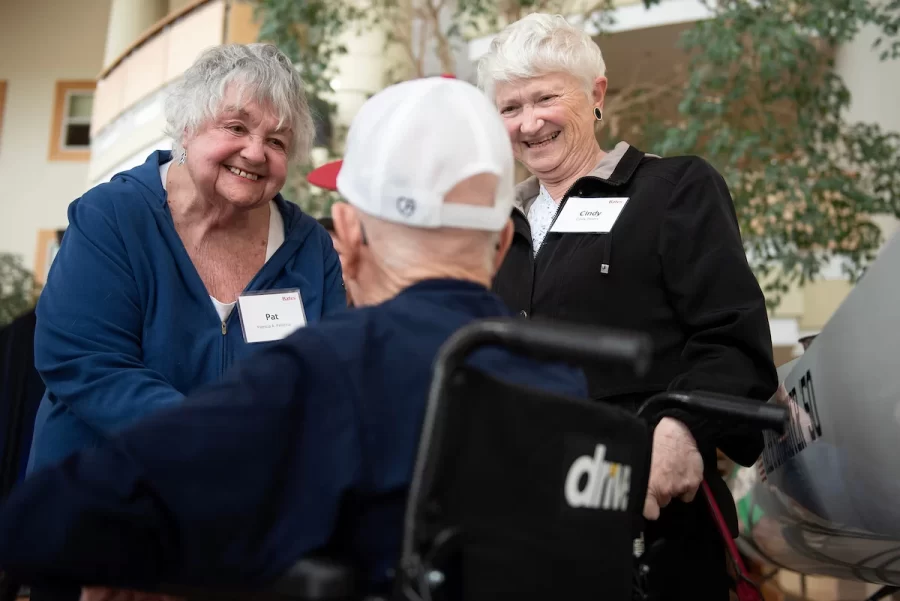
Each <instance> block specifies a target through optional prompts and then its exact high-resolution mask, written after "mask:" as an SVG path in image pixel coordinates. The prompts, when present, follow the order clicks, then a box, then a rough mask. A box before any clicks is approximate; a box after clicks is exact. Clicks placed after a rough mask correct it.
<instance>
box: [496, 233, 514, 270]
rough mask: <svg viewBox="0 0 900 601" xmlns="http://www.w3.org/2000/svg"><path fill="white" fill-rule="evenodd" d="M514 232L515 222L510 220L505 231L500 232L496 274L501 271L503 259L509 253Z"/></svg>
mask: <svg viewBox="0 0 900 601" xmlns="http://www.w3.org/2000/svg"><path fill="white" fill-rule="evenodd" d="M513 231H514V227H513V222H512V219H510V220H509V221H507V222H506V225H505V226H504V227H503V229H502V230H500V240H499V241H498V243H497V254H496V255H494V274H496V273H497V272H498V271H499V270H500V266H501V265H502V264H503V259H505V258H506V253H507V252H508V251H509V247H510V245H511V244H512V239H513Z"/></svg>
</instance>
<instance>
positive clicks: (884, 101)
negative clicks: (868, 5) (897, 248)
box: [835, 27, 900, 239]
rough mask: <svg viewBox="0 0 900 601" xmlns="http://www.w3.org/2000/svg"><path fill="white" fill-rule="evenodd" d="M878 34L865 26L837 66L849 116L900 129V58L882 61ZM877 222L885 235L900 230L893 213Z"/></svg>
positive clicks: (840, 53) (843, 50)
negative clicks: (876, 45) (848, 95)
mask: <svg viewBox="0 0 900 601" xmlns="http://www.w3.org/2000/svg"><path fill="white" fill-rule="evenodd" d="M877 37H878V36H877V29H876V28H875V27H868V28H866V29H863V30H862V31H861V32H860V33H859V34H858V35H857V36H856V38H855V39H854V40H853V41H852V42H851V43H849V44H845V45H844V46H842V47H841V48H840V50H839V51H838V53H837V56H836V57H835V68H836V70H837V72H838V74H839V75H840V76H841V77H842V78H843V79H844V83H846V84H847V88H848V89H849V90H850V93H851V95H852V98H851V104H850V109H849V110H848V111H847V118H848V119H849V120H851V121H860V122H863V123H877V124H878V125H880V126H881V128H882V129H883V130H889V131H895V132H900V110H898V106H900V59H898V60H891V59H888V60H886V61H879V60H878V55H879V50H873V49H872V44H873V43H874V42H875V40H876V39H877ZM882 46H884V43H883V44H882ZM898 168H900V166H898ZM876 222H877V223H878V225H879V226H880V227H881V231H882V232H883V233H884V236H885V239H888V238H890V237H891V236H894V235H895V234H896V233H897V231H898V230H900V227H898V225H900V224H898V221H897V219H895V218H893V217H890V216H884V217H881V218H879V219H877V220H876Z"/></svg>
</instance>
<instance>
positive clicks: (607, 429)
mask: <svg viewBox="0 0 900 601" xmlns="http://www.w3.org/2000/svg"><path fill="white" fill-rule="evenodd" d="M439 404H440V405H441V411H440V417H439V419H437V420H435V421H434V426H433V431H431V432H423V441H425V440H427V439H429V438H430V442H429V444H428V445H427V451H425V455H424V459H423V465H424V470H423V471H422V472H421V473H417V474H416V480H418V481H417V482H415V481H414V482H413V490H418V491H419V494H417V495H414V496H413V497H411V500H410V502H411V503H412V504H414V505H415V506H411V507H410V508H409V511H411V512H413V514H411V515H414V516H415V522H414V524H415V525H414V530H415V536H414V537H413V540H414V541H415V542H414V547H415V552H414V553H413V554H412V555H415V557H404V558H403V561H404V562H405V563H402V564H401V565H405V566H406V567H407V568H409V567H410V566H413V565H417V564H420V565H422V566H423V568H422V570H421V573H422V574H424V575H425V577H426V579H427V580H428V581H429V582H431V583H433V584H434V583H438V582H443V583H444V584H442V585H441V586H436V587H433V588H434V590H433V591H431V594H432V597H433V598H461V599H465V601H480V600H488V599H490V600H492V601H496V600H498V599H507V598H508V599H516V600H517V601H523V600H528V599H541V600H542V601H547V600H555V599H560V600H561V599H565V600H566V601H577V600H579V599H585V600H587V599H590V600H591V601H597V600H604V599H608V600H613V601H617V600H622V601H625V600H627V599H630V592H631V586H632V569H633V565H634V564H633V558H632V550H633V539H634V538H635V537H636V536H637V534H638V532H639V529H640V525H641V521H640V515H641V512H642V510H643V504H644V496H645V494H646V488H647V477H648V473H649V461H650V433H649V430H648V428H647V427H646V425H645V424H644V423H643V422H642V421H640V420H639V419H637V418H636V417H634V416H633V415H630V414H628V413H626V412H624V411H623V410H620V409H618V408H616V407H612V406H609V405H605V404H602V403H597V402H590V401H586V400H581V399H574V398H566V397H562V396H558V395H555V394H550V393H546V392H541V391H536V390H529V389H526V388H522V387H519V386H516V385H514V384H510V383H506V382H501V381H499V380H497V379H494V378H492V377H490V376H487V375H485V374H483V373H481V372H479V371H477V370H475V369H472V368H469V367H464V368H459V369H457V370H456V371H455V372H454V373H453V374H452V375H451V377H450V378H449V380H448V385H447V387H446V389H445V390H444V391H443V393H442V394H441V395H440V401H439ZM427 427H428V424H426V428H427ZM422 453H423V449H420V455H421V454H422ZM410 575H411V573H410V574H407V575H406V576H407V577H409V576H410ZM442 593H443V594H442Z"/></svg>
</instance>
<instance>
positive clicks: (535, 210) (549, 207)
mask: <svg viewBox="0 0 900 601" xmlns="http://www.w3.org/2000/svg"><path fill="white" fill-rule="evenodd" d="M558 208H559V205H557V204H556V203H555V202H553V198H551V197H550V193H549V192H547V189H546V188H545V187H544V186H541V189H540V191H539V192H538V196H537V198H535V199H534V202H533V203H531V206H530V207H529V208H528V225H530V226H531V247H532V249H533V251H534V254H535V256H537V253H538V250H540V248H541V244H543V243H544V237H545V236H546V235H547V231H548V230H549V229H550V226H551V225H553V217H554V216H555V215H556V210H557V209H558Z"/></svg>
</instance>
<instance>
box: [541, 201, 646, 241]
mask: <svg viewBox="0 0 900 601" xmlns="http://www.w3.org/2000/svg"><path fill="white" fill-rule="evenodd" d="M627 203H628V198H577V197H574V196H573V197H572V198H569V200H567V201H566V206H564V207H563V210H562V212H561V213H560V214H559V215H558V216H557V217H556V221H555V222H554V223H553V227H551V228H550V231H551V232H558V233H561V234H569V233H572V234H574V233H581V234H608V233H609V232H611V231H612V228H613V225H615V223H616V220H617V219H618V218H619V214H620V213H621V212H622V209H624V208H625V205H626V204H627Z"/></svg>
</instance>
